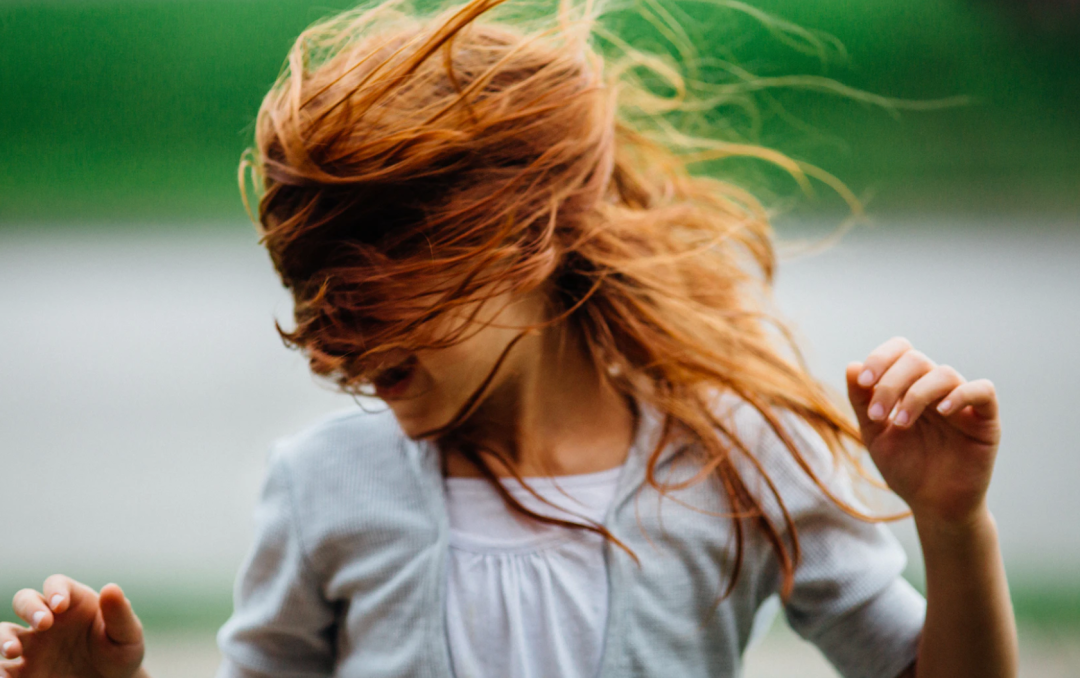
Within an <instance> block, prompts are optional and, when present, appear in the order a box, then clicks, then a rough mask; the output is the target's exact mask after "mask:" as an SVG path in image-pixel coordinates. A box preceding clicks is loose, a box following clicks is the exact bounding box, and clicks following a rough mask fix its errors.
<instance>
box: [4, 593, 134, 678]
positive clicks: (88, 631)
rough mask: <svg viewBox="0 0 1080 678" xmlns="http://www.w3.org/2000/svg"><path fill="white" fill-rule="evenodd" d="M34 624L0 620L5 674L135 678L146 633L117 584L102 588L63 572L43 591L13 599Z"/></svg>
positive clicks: (45, 677) (15, 676) (19, 612)
mask: <svg viewBox="0 0 1080 678" xmlns="http://www.w3.org/2000/svg"><path fill="white" fill-rule="evenodd" d="M12 607H13V608H14V609H15V614H17V615H18V616H19V618H21V619H22V620H24V621H25V622H26V623H27V624H29V625H30V628H26V627H23V626H19V625H17V624H10V623H6V622H5V623H3V624H0V675H4V674H6V675H7V676H10V678H86V677H87V676H94V677H95V678H96V677H100V678H131V677H132V676H134V675H135V674H136V673H137V672H138V671H139V666H140V665H141V664H142V659H143V632H142V624H141V623H140V622H139V619H138V617H136V616H135V612H134V611H133V610H132V609H131V603H130V601H128V600H127V598H125V597H124V592H123V591H121V590H120V587H119V586H117V585H116V584H108V585H106V586H104V587H102V589H101V593H100V594H99V593H97V592H95V591H94V590H93V589H92V588H90V587H88V586H85V585H84V584H80V583H79V582H76V581H73V580H72V579H69V578H68V577H65V576H63V575H53V576H52V577H49V578H48V579H46V580H45V585H44V587H43V588H42V592H41V593H39V592H37V591H35V590H33V589H23V590H22V591H19V592H18V593H16V594H15V597H14V599H13V601H12Z"/></svg>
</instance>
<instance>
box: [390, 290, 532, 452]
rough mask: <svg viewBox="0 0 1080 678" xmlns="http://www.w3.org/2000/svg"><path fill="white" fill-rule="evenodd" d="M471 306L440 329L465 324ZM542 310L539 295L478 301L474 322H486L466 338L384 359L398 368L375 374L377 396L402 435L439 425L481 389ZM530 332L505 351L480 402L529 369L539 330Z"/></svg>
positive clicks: (417, 434)
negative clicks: (390, 412)
mask: <svg viewBox="0 0 1080 678" xmlns="http://www.w3.org/2000/svg"><path fill="white" fill-rule="evenodd" d="M475 307H476V304H471V305H467V306H464V307H462V308H461V309H460V310H459V311H457V312H455V313H454V314H453V316H452V317H449V318H447V319H446V320H444V321H443V324H444V325H445V327H440V328H439V329H440V330H444V331H447V332H450V331H454V330H456V329H458V328H460V327H461V325H462V324H463V323H465V322H468V320H467V318H468V316H469V314H471V313H472V312H473V311H474V310H475ZM543 314H544V304H543V297H542V296H541V295H540V294H539V293H534V294H529V295H524V296H516V297H514V296H511V295H510V294H508V293H507V294H503V295H500V296H496V297H492V298H491V299H489V300H488V301H487V302H486V303H484V304H483V305H482V307H481V308H480V310H479V313H478V314H477V317H476V320H475V322H477V323H490V324H487V325H486V326H483V327H482V329H479V330H469V331H468V332H467V337H468V338H467V339H465V340H464V341H461V342H459V343H457V344H455V345H453V346H449V347H447V348H441V349H433V350H424V351H419V352H417V353H413V354H409V353H406V352H404V351H403V352H401V353H400V354H395V355H394V356H393V358H392V359H391V360H390V361H388V362H390V363H391V364H393V365H396V366H400V367H396V368H392V369H390V370H387V371H384V372H383V376H381V377H376V379H375V391H376V394H377V395H378V396H379V398H381V399H382V400H383V401H384V402H386V404H387V405H389V407H390V409H391V410H393V412H394V416H395V417H396V418H397V420H398V423H399V424H400V426H401V428H402V430H403V431H404V432H405V434H406V435H408V436H410V437H413V438H416V437H419V436H420V435H421V434H423V433H425V432H428V431H434V430H435V429H438V428H441V427H442V426H444V425H446V424H447V423H449V422H450V420H451V418H452V417H454V415H456V414H457V413H458V411H459V410H460V409H461V408H462V407H463V406H464V404H465V402H466V400H467V399H468V398H469V397H470V396H471V395H472V394H473V392H474V391H476V390H477V389H478V388H479V387H480V385H481V384H482V383H483V381H484V379H486V378H487V376H488V374H489V373H490V372H491V370H492V369H493V368H494V367H495V363H496V362H497V361H498V359H499V356H501V355H502V354H503V351H504V350H505V349H506V347H507V345H509V343H510V342H511V341H513V339H514V338H515V337H517V336H518V334H520V332H521V331H522V328H525V327H529V326H531V325H535V324H537V323H539V322H542V321H543V319H544V317H543ZM531 335H532V336H526V337H524V338H523V339H522V340H521V341H520V342H519V343H518V344H517V345H516V346H515V347H514V349H513V350H511V351H510V354H509V355H508V356H507V358H506V360H505V362H504V364H503V365H502V367H500V369H499V373H498V374H497V375H496V376H495V378H494V379H493V381H492V383H491V384H489V385H488V387H487V388H486V389H485V390H484V395H483V396H482V397H481V400H484V399H485V398H489V397H490V396H491V394H493V393H497V392H498V391H499V389H500V387H501V386H503V385H504V384H505V383H506V382H507V380H509V379H513V378H514V377H515V376H521V373H522V372H523V371H527V370H528V369H529V363H530V361H529V360H528V357H529V356H530V355H531V354H534V352H535V351H536V350H537V349H538V346H536V345H535V344H536V343H537V342H538V341H539V331H538V330H537V331H534V332H532V333H531ZM530 344H534V345H532V346H530Z"/></svg>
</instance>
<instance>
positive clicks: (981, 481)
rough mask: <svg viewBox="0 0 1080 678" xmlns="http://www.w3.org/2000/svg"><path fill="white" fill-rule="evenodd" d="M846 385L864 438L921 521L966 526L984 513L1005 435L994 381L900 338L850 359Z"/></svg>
mask: <svg viewBox="0 0 1080 678" xmlns="http://www.w3.org/2000/svg"><path fill="white" fill-rule="evenodd" d="M847 386H848V397H849V399H850V400H851V404H852V406H853V407H854V408H855V414H856V416H857V417H858V419H859V426H860V428H861V429H862V437H863V443H864V444H865V445H866V447H867V449H868V450H869V451H870V456H871V457H872V458H873V460H874V463H875V464H876V465H877V467H878V470H879V471H880V472H881V475H882V477H883V478H884V479H885V482H886V483H888V484H889V487H891V488H892V490H893V491H894V492H896V494H897V495H899V496H900V498H901V499H903V500H904V501H906V502H907V504H908V506H909V507H911V511H912V513H913V514H914V515H915V517H916V520H920V519H922V520H928V521H934V522H935V523H937V524H940V525H945V526H950V525H954V526H962V525H964V524H966V523H968V522H969V521H972V520H974V519H976V518H977V517H979V515H980V514H981V512H983V511H985V508H986V504H985V499H986V490H987V488H988V487H989V485H990V476H991V473H992V472H993V466H994V456H995V455H996V454H997V448H998V441H999V440H1000V437H1001V426H1000V422H999V421H998V403H997V394H996V393H995V392H994V385H993V384H991V383H990V382H989V381H987V380H986V379H979V380H977V381H970V382H969V381H967V380H965V379H964V378H963V377H962V376H960V374H959V373H957V371H956V370H954V369H953V368H951V367H949V366H947V365H938V364H936V363H934V361H932V360H930V358H928V357H926V356H925V355H923V354H922V353H920V352H919V351H916V350H915V349H914V348H912V346H911V343H910V342H908V341H907V340H906V339H903V338H900V337H896V338H893V339H890V340H889V341H887V342H885V343H884V344H882V345H881V346H878V347H877V348H876V349H874V350H873V352H871V353H870V355H869V356H868V357H867V359H866V361H865V362H863V363H851V364H849V365H848V367H847Z"/></svg>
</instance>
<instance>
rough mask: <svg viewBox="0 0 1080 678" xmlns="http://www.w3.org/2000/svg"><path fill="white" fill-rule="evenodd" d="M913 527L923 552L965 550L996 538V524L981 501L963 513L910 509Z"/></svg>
mask: <svg viewBox="0 0 1080 678" xmlns="http://www.w3.org/2000/svg"><path fill="white" fill-rule="evenodd" d="M912 515H913V516H914V519H915V529H916V530H917V531H918V534H919V542H920V543H921V544H922V548H923V551H924V553H925V552H927V551H934V552H938V551H965V550H968V548H970V547H977V546H978V545H980V544H984V543H986V541H987V540H988V539H989V540H992V541H995V542H996V540H997V523H996V522H995V521H994V516H993V515H991V513H990V509H989V507H988V506H986V503H985V502H983V503H982V504H981V505H980V506H979V507H978V508H977V509H976V510H974V511H971V512H970V513H965V514H964V515H963V516H957V517H950V518H942V517H940V516H935V515H932V514H926V513H919V512H918V511H913V512H912Z"/></svg>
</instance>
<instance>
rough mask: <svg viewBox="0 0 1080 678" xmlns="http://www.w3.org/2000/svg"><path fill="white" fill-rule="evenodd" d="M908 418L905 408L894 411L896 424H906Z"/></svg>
mask: <svg viewBox="0 0 1080 678" xmlns="http://www.w3.org/2000/svg"><path fill="white" fill-rule="evenodd" d="M908 419H909V417H908V413H907V410H900V411H899V412H897V413H896V419H895V422H896V425H897V426H907V425H908Z"/></svg>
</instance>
